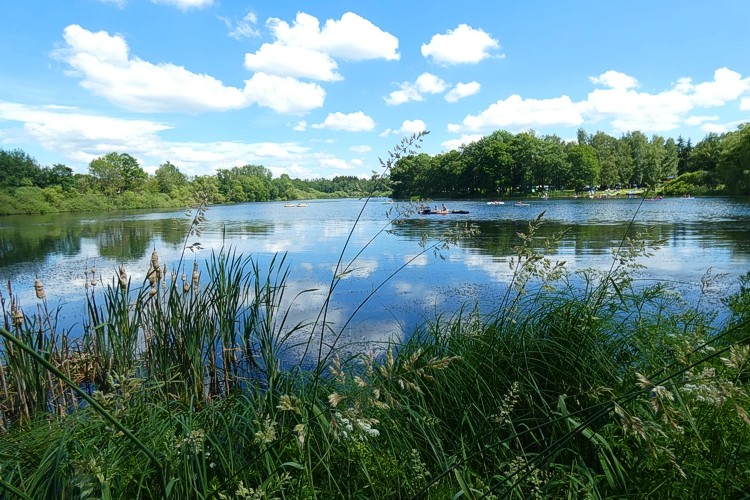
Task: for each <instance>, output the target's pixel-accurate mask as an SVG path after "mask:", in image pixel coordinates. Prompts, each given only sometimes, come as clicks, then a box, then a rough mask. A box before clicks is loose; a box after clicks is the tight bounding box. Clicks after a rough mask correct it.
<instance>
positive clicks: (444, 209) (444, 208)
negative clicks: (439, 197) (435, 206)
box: [443, 203, 448, 212]
mask: <svg viewBox="0 0 750 500" xmlns="http://www.w3.org/2000/svg"><path fill="white" fill-rule="evenodd" d="M447 211H448V207H446V206H445V203H443V212H447Z"/></svg>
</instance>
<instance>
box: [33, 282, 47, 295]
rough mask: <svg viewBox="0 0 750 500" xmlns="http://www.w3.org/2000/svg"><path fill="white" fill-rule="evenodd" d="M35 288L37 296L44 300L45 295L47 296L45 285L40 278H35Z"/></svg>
mask: <svg viewBox="0 0 750 500" xmlns="http://www.w3.org/2000/svg"><path fill="white" fill-rule="evenodd" d="M34 290H35V291H36V298H37V299H39V300H44V297H46V294H45V293H44V285H42V281H41V280H40V279H39V278H36V279H34Z"/></svg>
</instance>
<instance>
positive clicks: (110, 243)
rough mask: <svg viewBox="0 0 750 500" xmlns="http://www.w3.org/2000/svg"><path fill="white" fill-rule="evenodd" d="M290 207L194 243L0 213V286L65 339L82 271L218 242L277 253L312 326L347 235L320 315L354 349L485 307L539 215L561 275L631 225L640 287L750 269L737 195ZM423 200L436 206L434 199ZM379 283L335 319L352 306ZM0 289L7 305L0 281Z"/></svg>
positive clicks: (175, 233)
mask: <svg viewBox="0 0 750 500" xmlns="http://www.w3.org/2000/svg"><path fill="white" fill-rule="evenodd" d="M303 203H304V204H306V206H303V207H285V206H284V205H285V204H284V203H283V202H270V203H247V204H240V205H225V206H216V207H210V208H209V210H208V212H207V214H206V216H207V220H206V221H205V223H204V224H203V227H202V232H201V235H200V237H190V238H186V227H187V224H188V220H189V218H188V217H186V215H185V213H184V212H182V211H176V212H175V211H137V212H117V213H103V214H102V213H97V214H55V215H45V216H12V217H2V218H0V279H2V280H3V282H4V283H5V282H7V281H10V282H11V283H12V286H13V291H14V294H15V295H16V296H17V297H18V298H19V300H20V302H21V306H22V307H23V309H24V311H25V312H26V313H27V314H29V313H30V312H32V311H34V310H35V308H36V305H37V303H38V302H39V301H38V300H37V299H36V298H35V296H34V278H35V277H39V278H40V279H41V280H42V282H43V283H44V287H45V291H46V294H47V298H48V301H49V305H50V307H53V308H59V309H60V325H62V326H63V327H64V328H66V329H68V330H70V331H71V332H72V335H73V336H75V335H76V332H77V331H81V329H82V326H81V320H82V319H83V316H82V315H83V307H82V299H83V297H84V285H85V282H86V277H85V271H88V270H90V269H91V268H92V267H96V269H97V273H100V275H101V278H102V279H103V280H104V282H105V283H111V282H112V279H113V278H114V276H115V275H116V271H117V267H118V266H119V265H120V264H122V265H124V267H125V268H126V270H127V272H128V274H129V275H131V277H132V280H133V283H134V284H140V283H142V282H143V280H144V278H145V276H146V272H147V270H148V265H149V259H150V256H151V252H152V250H153V249H156V250H157V251H158V253H159V256H160V259H161V261H162V262H163V263H164V262H166V263H167V264H168V265H169V266H170V267H172V266H173V265H174V264H175V263H176V262H177V261H178V260H179V257H180V255H181V253H182V252H183V249H184V247H185V245H186V244H192V243H194V242H200V244H201V245H202V247H203V249H202V250H199V251H197V252H196V253H195V254H192V253H191V252H189V251H188V252H187V253H186V261H187V262H188V265H189V267H188V270H190V269H192V262H193V260H194V259H198V260H199V261H202V260H203V259H205V258H207V257H209V256H210V254H211V251H215V252H218V251H219V250H220V249H222V248H231V249H233V250H236V251H237V252H240V253H243V254H245V255H252V256H253V257H254V258H256V259H258V260H259V261H260V263H261V265H263V264H264V263H266V264H267V263H268V262H269V261H270V259H271V258H272V256H273V255H274V254H276V253H281V252H286V253H287V254H288V255H287V263H288V264H289V270H290V275H289V280H288V282H287V287H288V288H287V292H286V296H287V297H294V296H296V295H297V293H298V292H301V291H302V290H310V289H312V290H313V291H310V292H307V293H304V294H302V295H301V296H300V297H298V298H297V299H296V300H295V301H294V303H293V304H290V307H291V311H292V314H291V316H292V318H293V319H295V320H302V319H311V318H314V316H315V313H317V311H318V310H319V308H320V306H321V304H322V303H323V300H324V299H325V295H326V290H327V287H328V285H329V283H330V281H331V278H332V273H333V271H334V268H335V265H336V262H337V260H338V259H339V256H340V254H341V251H342V249H343V248H344V246H345V242H346V240H347V238H348V237H349V235H350V233H351V239H350V241H349V243H348V245H347V247H346V251H345V252H344V262H349V261H350V260H351V259H352V258H354V257H355V255H357V253H358V252H359V251H360V250H362V253H361V254H359V255H358V256H357V258H356V260H355V261H354V263H353V264H352V267H351V272H350V273H349V274H347V275H346V276H345V277H344V278H343V279H342V281H341V283H340V284H339V286H338V288H337V290H336V293H335V295H334V299H333V302H332V307H331V311H330V314H329V320H330V321H332V322H333V328H334V330H336V329H339V330H341V331H343V332H344V334H345V338H346V340H347V341H350V342H358V341H384V340H387V339H388V338H390V337H392V336H402V335H403V334H405V333H406V334H408V333H410V332H411V331H412V330H413V328H414V327H415V325H417V324H418V323H420V322H421V321H422V320H423V319H424V318H434V317H435V315H436V314H440V313H452V312H455V311H457V310H458V308H459V307H460V306H461V305H462V304H465V303H475V302H476V303H478V304H479V305H480V308H481V309H482V310H485V311H487V310H491V309H492V307H493V305H496V304H497V303H498V301H499V298H500V297H501V296H502V294H503V293H504V292H505V290H507V287H508V283H509V281H510V278H511V276H512V270H511V269H510V267H509V261H510V259H511V257H512V248H513V246H514V245H517V244H518V242H519V241H518V238H517V236H516V234H517V233H518V232H519V231H524V230H525V229H526V228H527V226H528V221H529V220H531V219H533V218H534V217H536V216H537V215H539V214H540V213H541V212H544V218H543V220H544V221H545V224H544V226H543V228H542V230H541V231H540V232H539V233H538V236H540V237H544V236H549V235H551V234H553V233H556V232H560V231H563V230H567V232H566V233H565V235H564V236H563V238H562V240H561V241H560V242H559V244H558V246H557V247H556V249H555V251H554V253H552V254H551V255H550V256H551V257H552V258H554V259H559V260H564V261H565V262H566V263H567V266H568V267H569V268H570V269H572V270H580V269H583V268H589V267H593V268H598V269H608V268H609V267H610V266H611V264H612V258H611V252H612V250H613V249H614V248H617V247H618V246H619V245H620V243H621V241H622V240H623V237H624V236H625V235H626V234H628V233H627V232H628V229H629V227H630V226H631V224H632V228H630V231H631V233H630V234H634V232H635V231H644V230H649V231H650V235H651V237H653V238H658V239H662V240H664V244H663V245H662V246H661V247H660V248H659V249H658V250H657V251H655V252H654V255H653V256H652V257H650V258H649V259H647V260H646V261H644V264H645V265H646V266H647V268H646V269H643V270H640V271H638V273H637V276H638V278H639V281H638V282H639V283H643V284H649V283H653V281H654V280H660V281H665V282H669V283H670V287H671V288H672V289H674V290H675V291H677V292H678V293H680V294H682V295H683V296H685V297H686V298H688V299H691V298H695V297H697V294H698V291H699V290H700V286H701V279H702V277H703V276H704V274H705V273H706V271H708V270H709V269H711V271H712V272H713V273H715V274H725V275H726V276H724V277H722V278H721V279H718V280H717V281H716V283H715V285H714V291H716V292H718V293H719V294H723V293H726V292H727V291H728V290H733V289H735V288H736V286H737V278H738V277H739V276H740V275H742V274H744V273H746V272H748V270H750V200H749V199H748V198H723V197H722V198H690V199H684V198H667V199H663V200H654V201H642V200H640V199H588V198H586V199H565V200H562V199H561V200H555V199H551V200H541V199H531V200H527V203H528V205H527V206H516V205H515V203H514V202H512V201H507V202H506V203H505V204H504V205H488V204H487V203H485V202H480V201H454V200H451V201H445V203H446V205H448V208H449V209H452V210H465V211H468V212H469V213H468V214H450V215H412V216H410V217H408V218H406V219H403V220H401V221H400V223H398V224H392V225H391V224H389V221H390V220H391V219H392V218H393V217H395V209H397V208H398V207H399V206H402V205H401V204H389V203H385V202H384V200H382V199H376V200H371V201H370V202H369V203H368V204H367V205H366V206H365V208H364V210H363V211H362V215H361V217H360V219H359V222H358V223H357V224H356V225H355V221H356V220H357V217H358V215H359V213H360V211H361V210H362V207H363V201H362V200H349V199H348V200H314V201H306V202H303ZM433 203H436V204H437V205H438V206H439V205H440V204H441V203H442V201H441V200H436V201H435V202H433ZM388 211H391V219H389V217H388V216H387V212H388ZM467 223H470V224H475V225H477V226H478V228H479V230H480V234H478V235H475V236H471V237H468V238H463V239H460V240H459V241H457V242H456V244H455V245H452V246H451V247H450V248H448V249H445V250H442V251H441V252H440V254H439V255H435V254H434V253H433V252H432V251H428V252H425V253H424V254H420V252H422V247H421V246H420V242H421V241H423V238H425V237H426V238H427V240H426V241H427V244H428V245H429V244H430V243H432V242H434V241H436V239H439V238H442V237H444V236H445V234H446V231H449V230H454V229H455V228H456V227H459V228H460V227H463V226H465V225H466V224H467ZM352 228H354V230H353V231H352ZM363 249H364V250H363ZM394 273H395V274H394ZM188 274H189V272H188ZM381 284H382V287H380V288H379V289H378V290H377V293H376V294H375V295H374V296H373V297H372V299H370V300H368V301H367V303H366V304H365V305H364V306H363V307H362V308H361V310H360V311H359V312H358V313H357V314H356V316H355V317H354V318H353V320H352V321H350V322H348V321H347V320H348V318H349V317H350V315H351V314H352V312H353V311H354V310H355V308H356V307H357V306H358V305H360V304H361V303H362V301H363V300H365V298H366V297H367V296H368V294H370V293H371V292H372V291H373V290H374V289H376V288H377V287H378V286H379V285H381ZM733 287H734V288H733ZM2 294H3V297H4V298H7V296H8V294H7V290H6V289H5V287H3V290H2ZM8 307H9V305H8V304H6V308H8Z"/></svg>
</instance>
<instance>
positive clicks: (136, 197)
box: [0, 149, 388, 215]
mask: <svg viewBox="0 0 750 500" xmlns="http://www.w3.org/2000/svg"><path fill="white" fill-rule="evenodd" d="M382 189H384V188H383V185H382V181H378V180H376V179H375V178H373V179H360V178H358V177H355V176H336V177H334V178H332V179H323V178H321V179H312V180H303V179H292V178H290V177H289V176H288V175H287V174H282V175H281V176H280V177H277V178H274V177H273V175H272V173H271V171H270V170H268V169H267V168H265V167H263V166H260V165H244V166H238V167H233V168H229V169H219V170H218V171H217V172H216V174H215V175H200V176H194V177H188V176H187V175H185V174H184V173H183V172H181V171H180V169H179V168H178V167H177V166H175V165H173V164H172V163H171V162H169V161H167V162H165V163H163V164H162V165H160V166H159V167H158V168H157V169H156V171H155V172H154V174H153V175H149V174H147V173H146V172H145V171H144V170H143V168H142V167H141V166H140V165H139V163H138V161H137V160H136V159H135V158H134V157H133V156H131V155H129V154H127V153H117V152H112V153H108V154H106V155H104V156H101V157H99V158H96V159H94V160H92V161H91V162H90V163H89V167H88V172H87V173H85V174H80V173H73V169H71V168H70V167H68V166H66V165H63V164H55V165H53V166H52V167H43V166H40V165H39V164H38V162H37V161H36V160H35V159H34V158H32V157H31V156H29V155H28V154H27V153H26V152H24V151H22V150H20V149H14V150H7V151H6V150H3V149H0V215H2V214H12V213H45V212H57V211H66V212H67V211H84V210H102V209H122V208H168V207H181V206H185V205H186V204H190V203H193V202H195V201H196V200H200V201H205V202H207V203H211V204H219V203H238V202H247V201H275V200H298V199H315V198H340V197H351V196H362V195H363V194H368V193H372V192H375V193H378V192H379V191H380V192H379V194H384V195H385V194H388V192H387V191H382Z"/></svg>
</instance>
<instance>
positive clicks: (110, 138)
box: [0, 101, 322, 178]
mask: <svg viewBox="0 0 750 500" xmlns="http://www.w3.org/2000/svg"><path fill="white" fill-rule="evenodd" d="M3 121H7V122H19V123H21V124H22V125H21V128H20V129H18V130H17V131H15V132H14V140H16V141H18V142H19V143H22V142H27V141H34V142H36V143H38V144H40V145H41V146H42V147H44V148H45V149H47V150H49V151H53V152H54V153H55V155H56V156H58V157H63V158H65V159H66V160H67V161H70V162H73V163H72V164H71V165H70V166H71V167H74V168H75V170H76V171H78V172H84V171H85V170H86V167H87V165H88V163H89V162H90V161H91V160H93V159H95V158H98V157H100V156H102V155H104V154H107V153H110V152H112V151H126V152H128V154H131V155H133V156H134V157H135V158H136V159H138V161H139V162H140V163H141V166H142V167H143V168H144V169H145V170H147V171H153V170H154V169H155V168H156V167H157V166H158V165H160V164H162V163H164V162H165V161H170V162H171V163H173V164H174V165H176V166H177V167H179V168H180V170H181V171H182V172H183V173H185V174H187V175H205V174H214V173H215V172H216V170H217V169H219V168H229V167H232V166H236V165H246V164H264V165H268V167H269V168H270V167H273V168H274V169H275V170H274V171H278V172H280V173H284V172H287V173H289V174H290V175H292V173H293V172H294V171H293V170H292V168H293V166H294V165H297V166H298V167H299V168H298V170H296V171H299V172H307V173H309V174H310V175H309V176H307V178H315V177H321V176H322V173H321V172H317V171H315V170H314V168H316V167H317V166H318V164H319V162H318V158H317V156H316V155H314V154H313V153H311V152H310V150H309V148H307V147H304V146H300V145H299V144H296V143H293V142H279V143H275V142H258V143H245V142H238V141H214V142H187V141H167V140H165V139H163V138H162V137H161V136H160V132H164V131H167V130H170V129H172V127H171V125H169V124H165V123H159V122H154V121H149V120H132V119H122V118H113V117H106V116H100V115H94V114H88V113H85V112H81V111H80V110H77V109H72V108H70V107H67V106H45V107H33V106H27V105H23V104H18V103H10V102H3V101H0V122H3ZM3 132H4V134H8V131H7V129H6V130H4V131H3ZM305 169H308V170H305ZM311 169H312V170H311ZM279 175H280V174H279Z"/></svg>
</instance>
